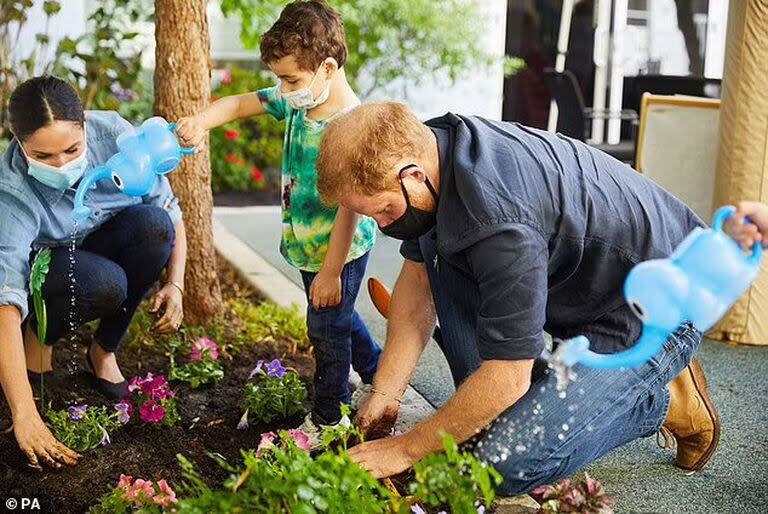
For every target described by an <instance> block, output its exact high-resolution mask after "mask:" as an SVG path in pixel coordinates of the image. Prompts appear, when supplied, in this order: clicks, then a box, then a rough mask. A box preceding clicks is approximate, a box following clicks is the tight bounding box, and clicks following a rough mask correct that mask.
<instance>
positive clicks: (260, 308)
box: [228, 301, 310, 351]
mask: <svg viewBox="0 0 768 514" xmlns="http://www.w3.org/2000/svg"><path fill="white" fill-rule="evenodd" d="M228 307H229V308H230V309H232V312H233V314H234V315H235V316H236V317H237V318H239V319H240V320H242V322H243V325H244V330H245V335H246V338H247V340H248V341H276V340H285V341H288V342H290V343H291V346H292V347H293V351H296V350H308V349H309V348H310V342H309V337H308V336H307V322H306V319H305V318H304V316H302V314H301V313H300V312H299V308H298V306H296V305H294V306H293V307H291V308H290V309H286V308H284V307H281V306H279V305H277V304H276V303H274V302H262V303H259V304H258V305H254V304H253V303H251V302H246V301H230V302H229V304H228Z"/></svg>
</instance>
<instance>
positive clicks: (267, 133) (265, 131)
mask: <svg viewBox="0 0 768 514" xmlns="http://www.w3.org/2000/svg"><path fill="white" fill-rule="evenodd" d="M218 71H219V72H220V73H222V74H223V75H224V78H223V79H222V81H221V85H220V86H219V87H218V88H217V89H215V90H214V91H213V100H215V99H217V98H221V97H225V96H231V95H238V94H242V93H253V92H255V91H258V90H259V89H262V88H265V87H269V86H272V85H274V83H275V79H274V77H271V76H270V74H269V73H268V72H265V71H264V70H258V69H257V70H246V69H243V68H239V67H237V66H232V67H230V68H228V69H223V70H218ZM283 134H284V128H283V124H282V123H281V122H278V121H277V120H275V119H274V118H272V117H271V116H254V117H251V118H245V119H242V120H237V121H233V122H231V123H228V124H227V125H224V126H221V127H218V128H215V129H213V130H212V131H211V170H212V175H211V187H212V188H213V192H214V193H220V192H222V191H259V190H279V189H280V180H281V173H280V167H281V163H282V158H283Z"/></svg>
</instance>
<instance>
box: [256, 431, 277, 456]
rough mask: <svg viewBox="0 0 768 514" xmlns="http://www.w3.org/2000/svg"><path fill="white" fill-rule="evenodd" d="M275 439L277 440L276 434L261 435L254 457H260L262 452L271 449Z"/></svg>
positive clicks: (266, 433)
mask: <svg viewBox="0 0 768 514" xmlns="http://www.w3.org/2000/svg"><path fill="white" fill-rule="evenodd" d="M275 439H277V434H276V433H274V432H265V433H263V434H261V442H259V446H258V448H256V457H261V455H262V454H263V453H264V450H268V449H270V448H273V447H274V446H275Z"/></svg>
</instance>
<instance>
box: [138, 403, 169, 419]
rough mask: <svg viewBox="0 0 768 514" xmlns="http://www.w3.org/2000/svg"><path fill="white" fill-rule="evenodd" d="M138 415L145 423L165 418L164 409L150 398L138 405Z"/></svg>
mask: <svg viewBox="0 0 768 514" xmlns="http://www.w3.org/2000/svg"><path fill="white" fill-rule="evenodd" d="M139 415H140V416H141V420H142V421H143V422H145V423H160V422H161V421H163V418H165V409H164V408H163V406H162V405H158V404H157V403H155V401H154V400H150V401H148V402H145V403H144V405H142V406H141V407H139Z"/></svg>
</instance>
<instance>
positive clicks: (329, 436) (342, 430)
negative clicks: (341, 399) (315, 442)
mask: <svg viewBox="0 0 768 514" xmlns="http://www.w3.org/2000/svg"><path fill="white" fill-rule="evenodd" d="M349 414H350V407H349V405H347V404H345V403H343V404H341V420H340V421H339V422H338V423H336V424H335V425H329V426H327V427H325V428H323V430H322V432H320V447H321V448H323V449H325V450H331V449H335V448H341V449H343V450H345V451H346V450H347V449H348V447H349V443H350V441H351V442H352V443H353V444H357V443H362V442H363V441H364V440H365V439H364V437H363V433H362V432H361V431H360V429H359V428H358V427H357V425H355V424H354V423H352V421H351V420H350V419H349Z"/></svg>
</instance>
